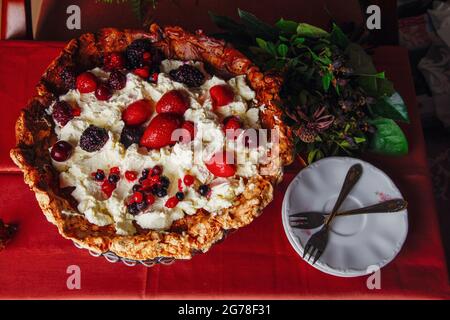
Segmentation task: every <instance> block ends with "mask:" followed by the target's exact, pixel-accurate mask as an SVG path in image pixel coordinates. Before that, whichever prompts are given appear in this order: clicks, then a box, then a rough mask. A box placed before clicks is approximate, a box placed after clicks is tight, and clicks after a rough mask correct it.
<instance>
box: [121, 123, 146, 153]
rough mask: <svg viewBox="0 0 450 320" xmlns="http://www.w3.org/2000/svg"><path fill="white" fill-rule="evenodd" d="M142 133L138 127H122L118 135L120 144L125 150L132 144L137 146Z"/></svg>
mask: <svg viewBox="0 0 450 320" xmlns="http://www.w3.org/2000/svg"><path fill="white" fill-rule="evenodd" d="M143 133H144V132H143V130H142V128H140V127H129V126H125V127H123V129H122V133H121V135H120V143H122V144H123V145H124V146H125V148H128V147H129V146H131V145H132V144H133V143H137V144H139V140H140V139H141V136H142V134H143Z"/></svg>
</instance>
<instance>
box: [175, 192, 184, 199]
mask: <svg viewBox="0 0 450 320" xmlns="http://www.w3.org/2000/svg"><path fill="white" fill-rule="evenodd" d="M175 197H176V198H177V199H178V200H179V201H183V200H184V193H183V192H181V191H180V192H177V193H176V194H175Z"/></svg>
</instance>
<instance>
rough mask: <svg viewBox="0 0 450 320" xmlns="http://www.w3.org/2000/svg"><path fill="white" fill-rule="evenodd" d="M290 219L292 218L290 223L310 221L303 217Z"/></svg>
mask: <svg viewBox="0 0 450 320" xmlns="http://www.w3.org/2000/svg"><path fill="white" fill-rule="evenodd" d="M289 218H292V220H289V221H290V222H297V221H305V220H308V218H307V217H305V216H301V217H289ZM294 218H295V219H296V220H294Z"/></svg>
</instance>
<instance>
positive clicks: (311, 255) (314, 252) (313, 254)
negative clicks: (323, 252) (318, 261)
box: [308, 248, 318, 262]
mask: <svg viewBox="0 0 450 320" xmlns="http://www.w3.org/2000/svg"><path fill="white" fill-rule="evenodd" d="M317 251H318V249H316V248H313V249H312V250H311V254H310V255H309V258H308V262H310V261H311V258H313V259H314V257H315V255H316V253H317Z"/></svg>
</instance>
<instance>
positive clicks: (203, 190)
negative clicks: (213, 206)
mask: <svg viewBox="0 0 450 320" xmlns="http://www.w3.org/2000/svg"><path fill="white" fill-rule="evenodd" d="M210 190H211V188H210V187H209V186H208V185H206V184H202V185H201V186H200V187H199V188H198V192H199V193H200V194H201V195H202V196H207V195H208V193H209V191H210Z"/></svg>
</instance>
